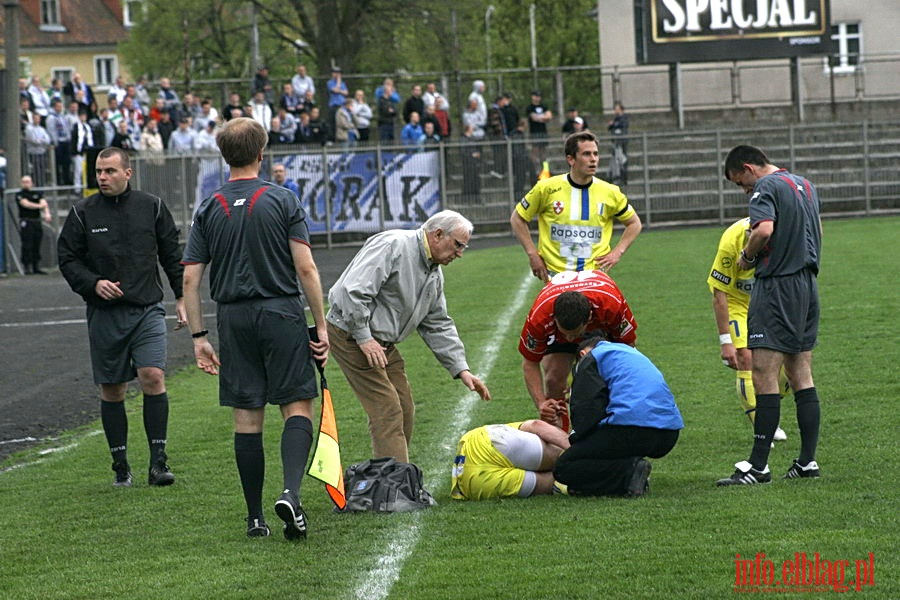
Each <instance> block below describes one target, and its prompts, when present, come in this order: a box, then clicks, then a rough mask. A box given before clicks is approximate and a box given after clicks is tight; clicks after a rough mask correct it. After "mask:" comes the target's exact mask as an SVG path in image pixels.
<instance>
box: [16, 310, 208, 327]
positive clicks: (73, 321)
mask: <svg viewBox="0 0 900 600" xmlns="http://www.w3.org/2000/svg"><path fill="white" fill-rule="evenodd" d="M215 316H216V313H204V314H203V318H205V319H209V318H212V317H215ZM174 319H175V315H166V320H168V321H172V320H174ZM79 323H87V319H86V318H83V319H65V320H62V321H28V322H24V323H0V327H51V326H56V325H77V324H79Z"/></svg>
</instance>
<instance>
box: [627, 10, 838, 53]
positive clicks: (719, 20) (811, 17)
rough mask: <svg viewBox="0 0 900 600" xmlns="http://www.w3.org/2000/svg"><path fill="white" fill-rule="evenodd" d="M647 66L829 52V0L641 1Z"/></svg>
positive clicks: (639, 25)
mask: <svg viewBox="0 0 900 600" xmlns="http://www.w3.org/2000/svg"><path fill="white" fill-rule="evenodd" d="M634 6H635V14H634V21H635V28H636V36H635V38H636V42H637V61H638V63H641V64H651V63H653V64H658V63H675V62H711V61H721V60H749V59H756V58H788V57H793V56H807V55H814V54H820V55H821V54H828V52H829V51H830V48H831V35H830V29H831V24H830V22H831V6H830V5H829V0H636V1H635V3H634Z"/></svg>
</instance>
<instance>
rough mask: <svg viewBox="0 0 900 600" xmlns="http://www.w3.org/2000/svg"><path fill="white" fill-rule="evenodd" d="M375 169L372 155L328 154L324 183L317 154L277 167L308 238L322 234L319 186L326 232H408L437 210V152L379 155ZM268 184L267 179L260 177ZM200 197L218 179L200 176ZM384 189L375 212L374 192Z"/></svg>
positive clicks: (287, 158)
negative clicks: (292, 192)
mask: <svg viewBox="0 0 900 600" xmlns="http://www.w3.org/2000/svg"><path fill="white" fill-rule="evenodd" d="M381 159H382V161H383V166H382V169H381V171H380V172H379V169H378V162H377V154H376V153H375V152H346V153H341V154H328V155H327V160H328V179H327V181H326V180H325V177H324V175H325V173H324V171H323V168H322V163H323V156H322V154H287V155H282V156H277V157H274V158H273V159H272V161H273V162H279V163H282V164H283V165H284V166H285V170H286V171H287V178H288V179H289V180H290V181H293V182H294V183H296V184H297V188H298V190H299V194H298V195H299V196H300V202H301V203H302V204H303V208H305V209H306V212H307V217H308V219H309V221H308V222H309V229H310V232H312V233H324V232H325V231H327V230H328V228H327V227H326V221H327V218H328V212H327V210H326V204H325V185H326V183H327V185H328V186H329V187H328V193H329V196H330V198H331V206H332V211H331V227H330V229H331V231H333V232H340V231H345V232H351V231H359V232H376V231H381V230H382V229H414V228H416V227H419V226H420V225H421V224H422V223H423V222H425V220H426V219H428V217H430V216H431V215H433V214H434V213H436V212H438V211H440V210H441V194H440V162H439V155H438V153H437V152H398V153H393V152H382V153H381ZM261 176H262V177H263V178H264V179H269V178H268V177H267V174H261ZM200 182H201V183H200V188H201V189H200V193H201V195H202V197H204V198H205V197H207V196H209V195H210V194H212V193H213V192H214V191H215V190H216V189H217V188H218V187H219V186H220V185H221V184H220V179H219V174H218V173H207V174H203V173H202V172H201V178H200ZM379 184H381V185H383V186H384V193H383V198H384V210H383V213H382V211H381V200H380V199H379V192H378V186H379Z"/></svg>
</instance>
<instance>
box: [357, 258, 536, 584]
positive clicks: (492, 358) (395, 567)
mask: <svg viewBox="0 0 900 600" xmlns="http://www.w3.org/2000/svg"><path fill="white" fill-rule="evenodd" d="M530 285H531V273H530V272H527V275H526V277H525V278H524V279H523V280H522V282H521V283H520V284H519V290H518V291H517V292H516V297H515V299H514V300H513V301H512V303H511V306H509V307H508V308H506V309H505V310H504V311H503V316H502V317H501V318H499V319H498V320H497V327H496V328H495V329H494V331H493V332H491V336H490V340H491V342H490V343H489V344H488V345H487V346H486V347H485V348H484V351H483V354H484V356H483V358H482V360H481V362H480V363H478V364H479V366H480V370H481V374H480V377H481V379H482V381H486V380H487V379H488V378H489V377H490V374H491V371H492V370H493V369H494V364H495V363H496V362H497V355H498V353H499V352H500V340H502V339H503V338H504V336H505V335H506V333H507V332H508V331H509V328H510V327H511V326H512V316H513V315H515V314H516V313H518V312H519V310H520V309H521V308H522V306H523V305H524V304H525V300H526V298H527V294H528V288H529V287H530ZM478 402H481V398H479V397H478V396H477V395H476V394H472V393H466V394H463V395H462V397H461V398H460V400H459V402H458V403H457V407H456V413H455V414H454V415H453V419H452V421H451V422H450V423H448V424H447V427H446V431H447V432H448V433H447V437H446V438H445V439H444V440H443V441H442V442H441V444H439V445H438V446H437V449H438V450H439V451H440V452H438V453H437V454H434V453H432V454H431V455H427V456H426V463H427V465H428V468H427V469H425V475H426V476H425V479H426V480H428V481H435V480H437V481H439V482H440V483H438V484H437V485H436V486H435V487H436V488H439V487H443V485H444V481H445V480H447V479H449V477H448V475H449V471H450V467H449V464H450V461H448V460H447V456H446V454H444V453H443V452H445V451H446V449H447V448H455V447H456V442H457V440H459V438H460V436H462V434H463V433H465V432H466V431H468V429H469V426H470V424H471V420H472V409H473V408H474V407H475V405H476V404H477V403H478ZM422 512H423V511H416V512H414V513H413V514H412V515H411V517H412V522H411V523H410V522H408V521H405V522H404V523H403V524H402V526H401V525H400V524H399V523H398V524H397V525H396V526H394V528H393V530H392V531H391V532H390V533H389V534H387V535H386V537H388V538H390V539H391V540H392V541H391V543H390V545H389V546H388V547H387V549H386V550H385V551H384V552H383V553H382V554H381V555H380V556H378V557H377V558H376V559H375V564H376V565H377V566H376V567H375V568H374V569H372V570H371V571H369V572H368V573H366V574H365V576H364V577H362V579H361V581H360V583H359V584H358V585H357V587H356V591H355V592H354V596H355V597H356V598H358V599H359V600H382V599H383V598H387V596H388V594H390V592H391V588H393V587H394V583H395V582H396V581H397V579H398V578H399V577H400V571H401V570H402V569H403V564H404V563H405V562H406V559H407V558H408V557H409V555H410V554H411V553H412V551H413V550H414V549H415V547H416V544H418V543H419V537H420V536H421V521H422Z"/></svg>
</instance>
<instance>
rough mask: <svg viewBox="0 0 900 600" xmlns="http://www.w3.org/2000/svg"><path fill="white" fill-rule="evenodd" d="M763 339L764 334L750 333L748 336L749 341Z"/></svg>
mask: <svg viewBox="0 0 900 600" xmlns="http://www.w3.org/2000/svg"><path fill="white" fill-rule="evenodd" d="M765 337H766V334H764V333H751V334H750V339H751V340H762V339H765Z"/></svg>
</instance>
